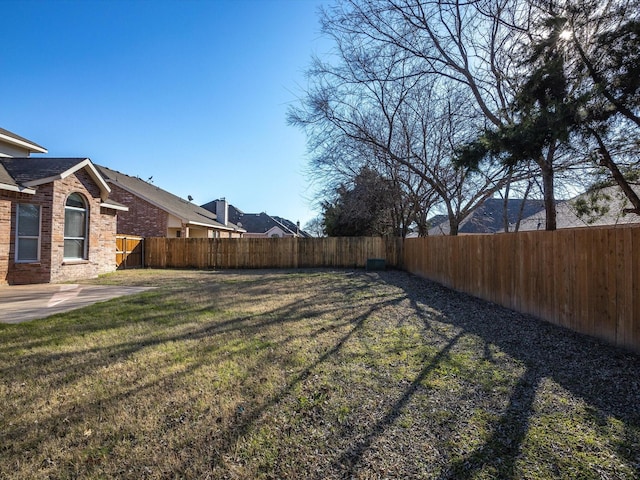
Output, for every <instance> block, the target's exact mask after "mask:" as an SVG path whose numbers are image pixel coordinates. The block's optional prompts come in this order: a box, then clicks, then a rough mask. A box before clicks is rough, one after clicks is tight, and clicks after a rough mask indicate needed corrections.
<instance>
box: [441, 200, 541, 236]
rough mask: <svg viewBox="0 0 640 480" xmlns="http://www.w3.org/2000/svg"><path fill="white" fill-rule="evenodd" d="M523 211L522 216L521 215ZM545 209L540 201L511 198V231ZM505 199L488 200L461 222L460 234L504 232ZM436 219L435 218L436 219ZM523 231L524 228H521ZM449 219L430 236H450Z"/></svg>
mask: <svg viewBox="0 0 640 480" xmlns="http://www.w3.org/2000/svg"><path fill="white" fill-rule="evenodd" d="M520 209H522V215H520ZM543 209H544V201H543V200H538V199H527V200H524V199H521V198H510V199H508V201H507V220H508V222H509V229H510V230H511V229H512V227H513V226H515V224H516V223H517V222H518V218H521V219H526V218H527V217H530V216H532V215H534V214H536V213H537V212H540V211H541V210H543ZM503 217H504V199H502V198H488V199H486V200H485V201H484V202H483V203H482V204H481V205H479V206H478V207H477V208H476V209H475V210H474V211H473V212H472V213H471V214H470V215H469V216H467V218H465V219H464V220H463V221H462V222H460V226H459V228H458V233H463V234H464V233H467V234H469V233H497V232H504V218H503ZM434 218H435V217H434ZM520 229H522V227H521V228H520ZM449 232H450V226H449V220H448V217H446V216H445V218H444V220H443V221H441V222H440V223H438V224H436V225H434V226H433V227H432V228H430V229H429V235H449Z"/></svg>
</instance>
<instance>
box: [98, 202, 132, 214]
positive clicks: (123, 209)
mask: <svg viewBox="0 0 640 480" xmlns="http://www.w3.org/2000/svg"><path fill="white" fill-rule="evenodd" d="M100 206H101V207H104V208H110V209H111V210H119V211H121V212H128V211H129V207H127V206H125V205H118V204H114V203H109V202H102V203H101V204H100Z"/></svg>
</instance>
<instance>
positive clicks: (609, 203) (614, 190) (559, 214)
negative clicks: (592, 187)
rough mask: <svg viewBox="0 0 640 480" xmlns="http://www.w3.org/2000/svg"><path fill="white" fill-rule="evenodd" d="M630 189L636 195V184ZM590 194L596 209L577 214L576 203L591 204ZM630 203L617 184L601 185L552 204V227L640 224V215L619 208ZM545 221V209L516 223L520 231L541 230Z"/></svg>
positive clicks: (639, 192) (639, 191) (637, 191)
mask: <svg viewBox="0 0 640 480" xmlns="http://www.w3.org/2000/svg"><path fill="white" fill-rule="evenodd" d="M632 188H633V190H634V191H635V192H636V193H637V194H640V185H632ZM594 194H595V196H594V197H593V202H595V203H594V204H595V206H596V207H597V208H598V209H600V212H599V213H597V212H596V213H593V214H586V215H579V214H578V208H577V207H576V204H577V202H580V201H585V202H587V203H588V204H592V201H591V197H592V196H593V195H594ZM630 206H631V205H630V202H629V200H628V199H627V197H626V196H625V195H624V193H623V192H622V189H620V187H618V186H617V185H616V186H610V187H605V188H601V189H599V190H597V191H595V192H586V193H583V194H580V195H578V196H576V197H574V198H572V199H571V200H564V201H560V202H558V203H557V204H556V227H557V228H577V227H601V226H611V225H621V224H635V223H640V215H636V214H634V213H629V214H625V213H623V210H624V209H625V208H628V207H630ZM545 222H546V216H545V212H544V211H542V212H538V213H536V214H534V215H531V216H530V217H528V218H525V219H524V220H523V221H522V223H521V225H520V230H544V228H545Z"/></svg>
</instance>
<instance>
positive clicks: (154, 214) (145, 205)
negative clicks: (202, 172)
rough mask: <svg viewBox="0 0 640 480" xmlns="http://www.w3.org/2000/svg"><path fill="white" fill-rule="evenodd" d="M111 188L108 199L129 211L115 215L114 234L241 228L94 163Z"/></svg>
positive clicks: (218, 233) (230, 233) (193, 233)
mask: <svg viewBox="0 0 640 480" xmlns="http://www.w3.org/2000/svg"><path fill="white" fill-rule="evenodd" d="M98 170H99V171H100V173H101V174H102V175H103V176H104V178H105V179H106V181H107V183H108V184H109V186H110V187H111V198H113V199H114V200H116V201H118V202H120V203H122V204H123V205H126V206H127V207H128V208H129V211H128V212H126V213H123V214H120V215H118V233H119V234H127V235H138V236H141V237H173V238H175V237H183V238H221V237H226V238H230V237H234V238H238V237H241V236H243V234H244V232H245V230H244V229H242V228H240V227H239V226H237V225H234V224H232V223H229V222H228V220H227V219H224V218H220V219H218V217H217V216H216V215H215V213H212V212H210V211H209V210H206V209H204V208H202V207H199V206H198V205H195V204H193V203H191V202H188V201H187V200H184V199H182V198H180V197H178V196H176V195H173V194H172V193H169V192H167V191H166V190H163V189H161V188H159V187H157V186H155V185H153V184H151V183H149V182H145V181H144V180H141V179H140V178H137V177H131V176H129V175H126V174H124V173H120V172H117V171H115V170H111V169H109V168H106V167H102V166H98Z"/></svg>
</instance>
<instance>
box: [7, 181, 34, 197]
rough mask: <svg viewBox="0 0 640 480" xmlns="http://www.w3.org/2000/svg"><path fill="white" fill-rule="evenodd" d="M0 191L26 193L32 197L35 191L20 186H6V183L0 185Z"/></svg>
mask: <svg viewBox="0 0 640 480" xmlns="http://www.w3.org/2000/svg"><path fill="white" fill-rule="evenodd" d="M0 190H7V191H9V192H18V193H28V194H30V195H34V194H35V193H36V191H35V190H34V189H33V188H28V187H22V186H20V185H8V184H6V183H0Z"/></svg>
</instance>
